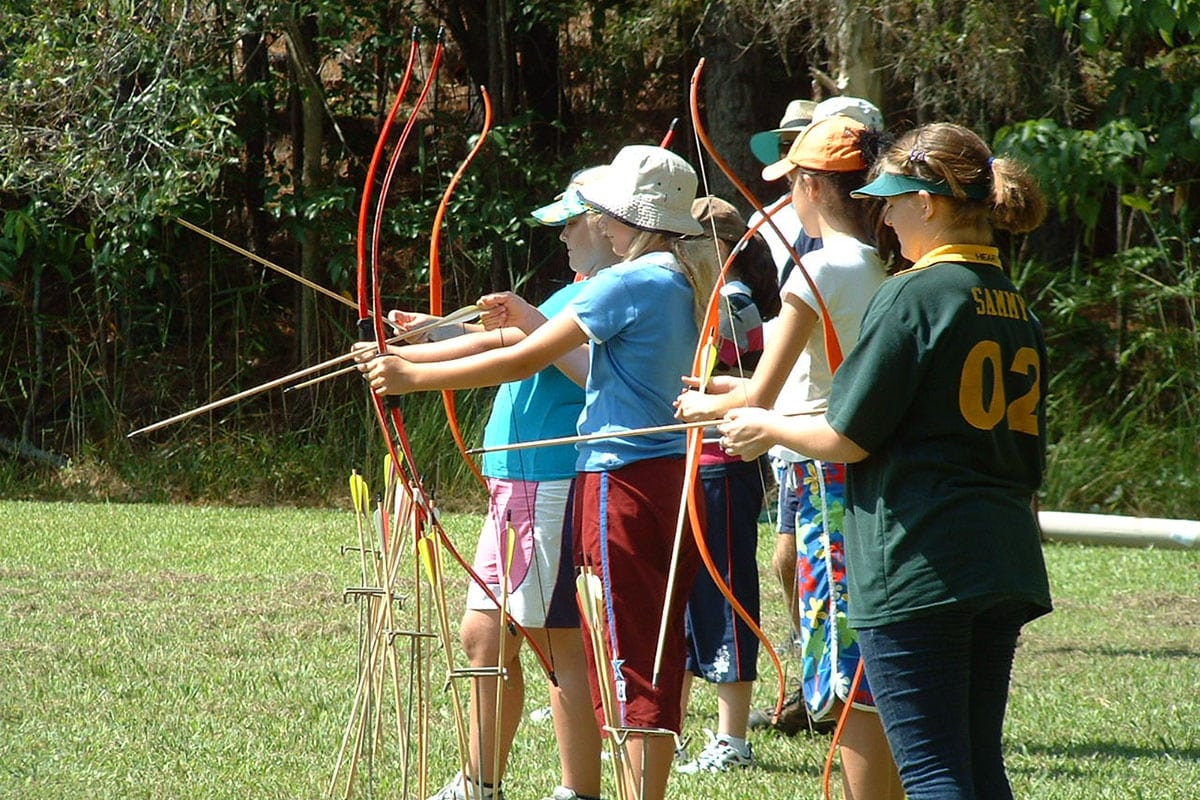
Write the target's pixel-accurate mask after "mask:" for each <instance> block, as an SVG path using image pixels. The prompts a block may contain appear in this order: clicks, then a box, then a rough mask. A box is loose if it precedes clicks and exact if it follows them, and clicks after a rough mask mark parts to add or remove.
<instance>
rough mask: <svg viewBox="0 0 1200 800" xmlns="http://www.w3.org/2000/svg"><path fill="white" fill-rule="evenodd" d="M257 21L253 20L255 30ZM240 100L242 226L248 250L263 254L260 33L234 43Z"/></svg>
mask: <svg viewBox="0 0 1200 800" xmlns="http://www.w3.org/2000/svg"><path fill="white" fill-rule="evenodd" d="M260 25H261V20H256V21H255V26H256V27H259V26H260ZM238 61H239V62H240V68H241V75H242V87H243V89H245V91H243V93H242V99H241V101H240V102H239V107H238V117H237V129H238V135H239V136H240V138H241V140H242V142H243V143H244V144H243V147H242V158H241V161H242V164H241V167H242V168H241V171H240V172H241V185H240V186H239V187H238V190H239V191H238V192H237V194H238V195H239V196H240V197H241V198H242V216H243V218H244V220H243V224H244V225H245V229H246V241H247V242H248V243H249V244H248V247H249V249H250V250H252V251H253V252H256V253H261V252H263V249H264V248H265V245H266V212H265V210H264V207H265V205H266V195H265V190H266V147H267V145H266V129H267V104H266V100H265V97H264V93H262V92H259V91H255V87H257V86H261V85H263V84H265V83H266V80H267V48H266V45H265V44H264V43H263V40H262V32H261V31H260V30H253V31H247V32H245V33H243V34H242V36H241V39H240V40H239V42H238Z"/></svg>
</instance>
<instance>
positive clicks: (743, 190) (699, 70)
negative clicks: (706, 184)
mask: <svg viewBox="0 0 1200 800" xmlns="http://www.w3.org/2000/svg"><path fill="white" fill-rule="evenodd" d="M703 72H704V59H703V58H701V59H700V61H699V62H698V63H697V64H696V69H695V71H694V72H693V73H692V81H691V87H690V88H691V91H690V105H691V110H692V127H693V129H694V130H695V132H696V138H698V139H699V140H700V144H701V145H702V146H703V147H704V152H706V153H708V157H709V158H711V159H712V160H713V163H714V164H716V165H717V168H718V169H720V170H721V172H722V174H724V175H725V177H726V178H727V179H729V182H730V183H732V184H733V185H734V187H735V188H736V189H737V190H738V193H739V194H741V195H742V197H744V198H746V201H747V202H748V203H750V205H752V206H753V207H754V210H755V211H757V212H758V213H759V214H761V215H762V216H764V217H767V218H768V221H767V224H768V225H769V226H770V227H771V230H772V231H774V232H775V235H776V236H778V237H779V240H780V241H781V242H783V243H784V245H786V247H787V251H788V255H790V256H791V257H792V260H793V261H794V262H795V263H796V269H798V270H800V274H801V275H802V276H804V281H805V282H806V283H807V284H808V288H809V289H810V290H811V291H812V293H813V297H815V298H816V300H817V306H818V308H817V311H818V313H819V315H820V317H821V328H822V331H823V333H824V334H825V358H826V360H827V361H828V362H829V371H830V372H831V373H832V372H836V371H837V368H838V367H839V366H841V363H842V347H841V343H840V342H839V341H838V335H837V329H836V328H834V325H833V319H832V318H831V317H830V316H829V309H828V308H827V307H826V306H825V299H824V297H823V296H822V295H821V290H820V289H818V288H817V284H816V281H814V280H813V279H812V276H811V275H809V274H808V270H806V269H805V268H804V264H802V263H801V261H800V254H799V253H798V252H796V248H795V246H794V245H793V244H792V242H789V241H788V240H787V237H786V236H784V235H783V233H782V232H781V231H780V230H779V226H778V225H776V224H775V221H774V220H772V219H770V215H769V214H768V213H767V210H766V209H765V208H763V204H762V203H761V202H759V200H758V198H757V197H755V196H754V193H753V192H751V191H750V187H748V186H746V184H745V182H744V181H742V179H741V178H739V177H738V176H737V174H736V173H735V172H734V171H733V168H732V167H730V166H729V162H727V161H726V160H725V159H724V158H722V157H721V154H720V153H718V152H717V148H716V146H715V145H714V144H713V143H712V139H710V138H709V136H708V131H707V130H705V129H704V124H703V122H702V121H701V119H700V76H701V75H702V74H703Z"/></svg>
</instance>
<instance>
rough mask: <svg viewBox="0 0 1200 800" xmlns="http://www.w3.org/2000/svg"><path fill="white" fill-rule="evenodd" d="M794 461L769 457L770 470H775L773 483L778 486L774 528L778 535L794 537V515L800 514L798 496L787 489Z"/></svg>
mask: <svg viewBox="0 0 1200 800" xmlns="http://www.w3.org/2000/svg"><path fill="white" fill-rule="evenodd" d="M794 464H795V462H794V461H784V460H783V459H782V458H775V457H774V456H772V457H771V468H772V469H773V470H775V481H776V483H778V484H779V501H778V502H777V503H776V504H775V514H776V523H775V524H776V526H777V528H776V529H777V530H778V532H779V533H790V534H791V535H792V536H795V535H796V515H797V514H799V513H800V495H798V494H796V493H795V492H794V491H791V490H789V489H788V486H787V482H788V474H789V473H790V472H791V467H792V466H793V465H794Z"/></svg>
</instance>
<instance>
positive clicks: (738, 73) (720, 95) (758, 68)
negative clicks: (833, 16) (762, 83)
mask: <svg viewBox="0 0 1200 800" xmlns="http://www.w3.org/2000/svg"><path fill="white" fill-rule="evenodd" d="M748 38H749V34H748V32H747V31H746V28H745V26H744V25H743V24H742V23H741V22H740V20H739V19H738V18H737V16H736V15H733V14H730V13H729V11H728V9H727V8H726V7H725V5H724V4H715V5H713V6H712V7H711V8H710V11H709V15H708V17H707V18H706V22H705V26H704V27H703V28H702V29H701V32H700V48H701V52H702V53H703V54H704V57H705V62H704V63H705V66H704V75H703V78H702V80H703V84H702V87H701V88H702V89H703V95H702V98H701V100H702V102H703V106H702V108H701V109H700V114H701V118H702V121H703V124H704V129H705V130H706V131H708V134H709V137H710V138H711V139H712V142H713V145H714V146H715V147H716V149H717V152H718V153H720V154H721V156H722V157H723V158H724V159H725V160H726V161H728V162H729V166H730V167H732V169H733V172H734V174H736V175H737V176H738V177H739V178H741V179H742V180H743V181H744V182H745V183H746V184H747V185H748V186H750V188H751V191H754V192H755V194H756V195H757V196H758V197H759V199H760V200H761V199H767V194H769V191H770V190H769V189H768V188H767V187H766V186H765V185H764V184H763V183H762V181H761V179H760V178H759V172H760V171H761V169H762V165H761V164H759V163H758V161H757V160H756V159H755V158H754V154H753V153H751V152H750V146H749V137H750V133H752V132H753V131H755V130H756V114H755V105H754V98H755V96H756V94H757V92H756V91H755V87H756V86H757V85H758V79H759V77H760V76H761V73H762V67H763V64H762V60H761V58H760V57H759V55H758V53H759V52H760V49H757V48H755V49H750V50H746V49H745V48H744V47H743V46H742V45H741V42H745V41H747V39H748ZM784 103H786V101H784ZM782 109H783V106H782V104H781V105H780V109H779V111H776V114H778V113H780V112H781V111H782ZM703 157H704V155H703V154H702V153H701V154H697V158H703ZM705 172H706V173H707V178H708V186H707V187H705V186H704V185H701V186H700V188H699V190H698V191H697V193H698V194H705V193H709V194H715V195H717V196H718V197H721V198H723V199H725V200H728V201H729V202H731V203H733V204H734V205H736V206H738V208H739V209H741V211H742V213H743V215H744V216H749V214H750V212H751V211H752V210H753V209H751V208H750V207H749V205H748V204H747V203H746V201H745V200H743V199H742V197H741V195H740V194H739V192H738V190H737V189H736V188H735V187H734V186H733V184H732V183H730V182H729V180H728V179H726V178H725V176H724V175H722V174H721V172H720V170H718V169H716V167H715V165H711V164H709V163H707V162H706V163H705ZM764 192H766V193H764ZM772 197H773V195H772Z"/></svg>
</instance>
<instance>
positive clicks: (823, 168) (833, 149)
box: [762, 115, 867, 181]
mask: <svg viewBox="0 0 1200 800" xmlns="http://www.w3.org/2000/svg"><path fill="white" fill-rule="evenodd" d="M866 131H867V126H866V125H863V124H862V123H861V122H858V121H857V120H853V119H850V118H849V117H844V116H840V115H839V116H833V117H826V118H825V119H820V120H817V121H816V122H814V123H812V124H811V125H809V126H808V127H807V128H805V129H804V133H802V134H800V135H799V136H797V137H796V140H795V141H794V142H792V146H791V147H790V148H788V152H787V155H786V156H785V157H783V158H781V159H780V160H779V161H776V162H775V163H774V164H768V165H767V166H765V167H763V171H762V177H763V180H764V181H777V180H779V179H780V178H782V177H783V176H784V175H787V174H788V173H789V172H791V171H792V170H794V169H796V168H797V167H803V168H804V169H811V170H814V171H816V172H858V171H859V170H864V169H866V168H867V162H866V160H865V159H864V158H863V154H862V149H861V148H860V147H859V143H858V142H859V137H860V136H861V135H862V134H863V133H865V132H866Z"/></svg>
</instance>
